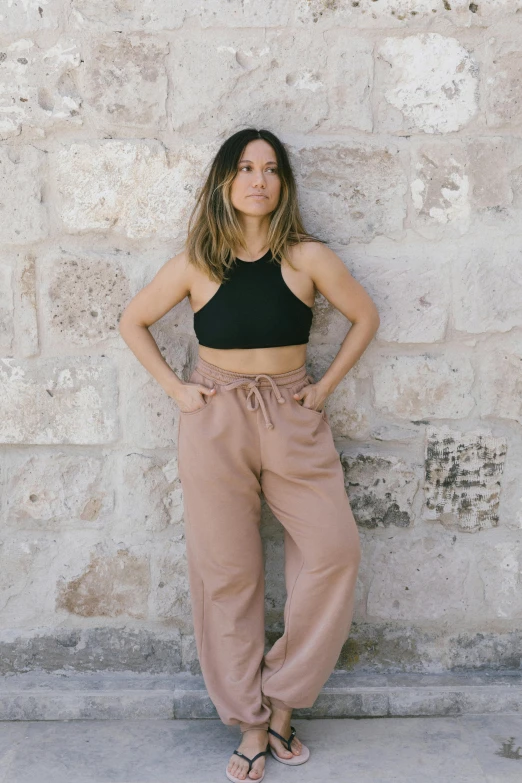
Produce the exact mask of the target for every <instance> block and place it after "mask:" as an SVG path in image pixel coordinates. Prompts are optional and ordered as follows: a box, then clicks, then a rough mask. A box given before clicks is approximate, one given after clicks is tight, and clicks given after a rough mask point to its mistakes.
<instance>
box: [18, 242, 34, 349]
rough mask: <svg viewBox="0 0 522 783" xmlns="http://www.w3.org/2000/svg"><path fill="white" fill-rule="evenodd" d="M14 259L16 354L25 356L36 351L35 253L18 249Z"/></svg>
mask: <svg viewBox="0 0 522 783" xmlns="http://www.w3.org/2000/svg"><path fill="white" fill-rule="evenodd" d="M15 259H16V285H15V289H14V290H15V298H16V310H15V312H16V331H17V348H18V350H17V355H18V356H19V357H24V358H27V357H29V356H34V355H35V354H37V353H38V348H39V339H38V317H37V308H36V255H35V254H34V253H33V252H31V251H23V250H20V251H18V252H17V253H16V254H15Z"/></svg>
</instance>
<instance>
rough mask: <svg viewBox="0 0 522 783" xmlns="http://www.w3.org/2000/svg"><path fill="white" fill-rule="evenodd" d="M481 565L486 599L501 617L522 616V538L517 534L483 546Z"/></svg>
mask: <svg viewBox="0 0 522 783" xmlns="http://www.w3.org/2000/svg"><path fill="white" fill-rule="evenodd" d="M478 568H479V572H480V576H481V579H482V582H483V585H484V600H485V601H486V603H487V605H488V607H489V610H490V612H491V613H492V614H493V615H494V616H496V617H499V618H505V619H511V620H519V619H520V617H521V616H522V541H521V537H520V533H519V534H518V536H517V537H516V538H514V539H513V538H510V539H509V540H507V541H500V542H495V543H493V542H492V543H491V545H490V546H487V547H484V548H483V549H482V550H481V553H480V555H479V559H478Z"/></svg>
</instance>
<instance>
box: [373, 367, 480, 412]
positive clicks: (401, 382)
mask: <svg viewBox="0 0 522 783" xmlns="http://www.w3.org/2000/svg"><path fill="white" fill-rule="evenodd" d="M473 381H474V372H473V368H472V366H471V362H470V361H469V359H468V358H466V357H465V356H455V357H452V356H450V355H447V356H446V358H443V357H442V356H430V355H429V354H423V355H422V356H383V357H381V359H379V361H378V363H377V364H376V366H375V368H374V372H373V388H374V393H375V405H376V407H377V408H378V409H379V410H381V411H384V412H387V413H391V414H393V415H394V416H398V417H400V418H407V419H420V418H422V417H430V416H434V417H440V418H444V419H448V418H452V419H457V418H461V417H463V416H467V415H468V414H469V413H470V412H471V411H472V410H473V408H474V406H475V401H474V399H473V396H472V394H471V390H472V386H473Z"/></svg>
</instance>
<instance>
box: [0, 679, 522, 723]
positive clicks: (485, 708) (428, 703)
mask: <svg viewBox="0 0 522 783" xmlns="http://www.w3.org/2000/svg"><path fill="white" fill-rule="evenodd" d="M501 712H502V713H522V672H520V671H518V670H517V671H506V672H504V673H502V674H499V673H498V671H495V672H490V671H481V672H476V671H475V672H470V673H466V672H462V673H454V672H453V673H446V674H390V675H381V674H349V673H345V672H333V673H332V675H331V676H330V678H329V679H328V681H327V682H326V683H325V685H324V687H323V689H322V691H321V693H320V694H319V696H318V698H317V700H316V702H315V704H314V705H313V707H310V708H302V709H296V710H295V711H294V713H293V714H294V717H295V718H334V717H335V718H356V717H361V718H362V717H366V718H368V717H409V716H444V715H452V716H455V715H470V714H486V713H501ZM216 717H217V713H216V710H215V708H214V705H213V704H212V702H211V701H210V699H209V697H208V695H207V692H206V689H205V685H204V682H203V679H202V677H200V676H196V675H191V674H187V673H181V674H174V675H147V674H136V673H114V672H104V673H101V674H96V673H92V674H87V673H82V674H78V673H75V672H66V671H58V672H54V673H53V674H48V673H44V672H42V673H35V672H28V673H26V674H12V675H7V676H4V677H2V678H0V720H3V721H12V720H133V719H143V718H148V719H169V718H174V719H175V718H177V719H191V718H193V719H204V718H216Z"/></svg>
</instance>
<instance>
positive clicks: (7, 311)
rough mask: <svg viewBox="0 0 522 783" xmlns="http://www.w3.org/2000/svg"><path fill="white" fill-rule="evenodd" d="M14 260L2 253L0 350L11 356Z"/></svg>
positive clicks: (0, 265)
mask: <svg viewBox="0 0 522 783" xmlns="http://www.w3.org/2000/svg"><path fill="white" fill-rule="evenodd" d="M13 277H14V275H13V260H12V258H9V257H8V256H7V254H5V253H3V254H2V255H0V351H1V352H2V354H3V355H4V356H9V355H11V354H12V351H13V344H14V320H13V316H14V297H13V282H14V280H13Z"/></svg>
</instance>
